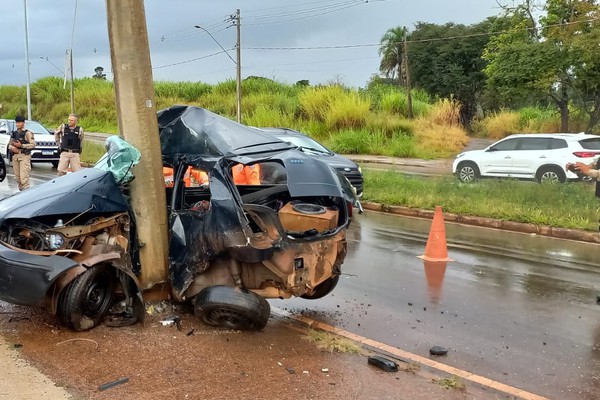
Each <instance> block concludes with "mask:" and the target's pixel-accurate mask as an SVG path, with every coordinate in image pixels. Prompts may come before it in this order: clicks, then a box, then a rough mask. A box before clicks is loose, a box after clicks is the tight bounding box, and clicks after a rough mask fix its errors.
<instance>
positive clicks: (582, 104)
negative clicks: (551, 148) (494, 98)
mask: <svg viewBox="0 0 600 400" xmlns="http://www.w3.org/2000/svg"><path fill="white" fill-rule="evenodd" d="M598 7H599V6H598V4H597V1H594V0H547V1H546V4H545V6H544V9H543V10H536V6H535V5H534V4H533V2H532V1H531V0H527V1H525V2H524V3H522V4H521V5H519V6H517V7H515V8H505V11H504V14H505V18H506V20H507V21H509V22H510V24H509V26H508V27H507V29H506V30H503V31H502V33H501V34H498V35H497V36H495V37H493V38H492V39H491V40H490V43H489V44H488V46H487V48H486V51H485V53H484V58H485V59H486V60H487V61H488V66H487V67H486V69H485V73H486V75H487V76H488V86H489V87H490V89H491V91H493V92H495V93H496V94H498V95H499V96H498V97H499V98H502V99H503V102H504V104H507V105H512V106H514V105H515V104H520V103H523V102H526V101H527V100H528V99H531V98H532V97H535V96H536V95H539V94H540V93H542V94H545V95H546V96H547V97H548V98H549V99H550V100H551V102H552V103H554V104H555V105H556V107H557V108H558V111H559V113H560V116H561V130H562V131H563V132H568V131H569V115H570V105H571V104H574V105H576V106H578V107H579V108H581V109H583V110H585V111H586V112H587V113H588V115H589V116H590V120H589V124H588V128H587V130H588V131H590V130H591V129H592V127H593V126H594V125H596V124H597V123H598V119H600V111H599V108H600V92H599V89H600V72H599V67H600V56H598V54H597V53H598V51H597V48H598V39H599V37H600V33H599V29H600V28H599V23H598V11H599V10H598ZM534 11H538V12H539V11H545V15H543V16H542V17H541V18H540V19H539V23H538V22H536V21H535V19H534V18H533V15H534V14H535V12H534Z"/></svg>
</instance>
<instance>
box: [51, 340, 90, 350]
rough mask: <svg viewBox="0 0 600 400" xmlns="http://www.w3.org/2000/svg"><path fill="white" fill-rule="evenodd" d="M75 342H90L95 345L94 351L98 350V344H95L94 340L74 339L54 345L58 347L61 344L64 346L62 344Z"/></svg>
mask: <svg viewBox="0 0 600 400" xmlns="http://www.w3.org/2000/svg"><path fill="white" fill-rule="evenodd" d="M76 341H79V342H91V343H94V344H95V345H96V347H95V348H96V349H97V348H98V342H96V341H95V340H92V339H84V338H74V339H68V340H63V341H62V342H58V343H56V345H57V346H58V345H61V344H64V343H68V342H76Z"/></svg>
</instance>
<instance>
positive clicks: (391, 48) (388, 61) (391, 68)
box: [379, 27, 407, 86]
mask: <svg viewBox="0 0 600 400" xmlns="http://www.w3.org/2000/svg"><path fill="white" fill-rule="evenodd" d="M406 33H407V31H406V28H404V27H396V28H392V29H388V31H387V32H386V33H385V34H384V35H383V37H382V38H381V42H380V44H381V47H380V48H379V55H380V56H382V57H381V62H380V63H379V70H380V71H381V72H382V73H383V74H384V75H385V76H387V77H390V78H392V79H393V78H396V77H397V79H398V82H399V84H400V86H405V85H406V81H405V74H404V73H403V72H402V68H403V63H402V57H403V56H404V53H403V52H404V43H403V40H404V35H405V34H406Z"/></svg>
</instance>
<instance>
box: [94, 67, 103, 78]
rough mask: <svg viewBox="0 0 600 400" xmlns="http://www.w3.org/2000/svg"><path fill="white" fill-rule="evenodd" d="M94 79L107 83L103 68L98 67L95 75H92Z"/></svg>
mask: <svg viewBox="0 0 600 400" xmlns="http://www.w3.org/2000/svg"><path fill="white" fill-rule="evenodd" d="M92 78H95V79H101V80H103V81H105V80H106V74H105V73H104V68H102V67H96V68H95V69H94V75H92Z"/></svg>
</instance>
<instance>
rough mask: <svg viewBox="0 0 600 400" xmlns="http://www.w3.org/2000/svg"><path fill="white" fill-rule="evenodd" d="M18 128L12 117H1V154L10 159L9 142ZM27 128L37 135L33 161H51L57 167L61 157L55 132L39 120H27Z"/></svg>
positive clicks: (32, 153) (32, 156)
mask: <svg viewBox="0 0 600 400" xmlns="http://www.w3.org/2000/svg"><path fill="white" fill-rule="evenodd" d="M15 129H16V127H15V121H14V120H11V119H0V156H2V157H4V158H6V159H8V157H9V155H8V143H9V142H10V134H11V132H12V131H14V130H15ZM25 129H27V130H30V131H31V132H33V135H34V137H35V143H36V146H35V149H33V150H32V151H31V162H49V163H52V166H53V167H54V168H56V167H57V166H58V161H59V159H60V153H59V152H58V146H57V145H56V142H55V141H54V133H51V132H50V131H49V130H48V129H46V128H45V127H44V126H43V125H42V124H40V123H39V122H37V121H30V120H26V121H25Z"/></svg>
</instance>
